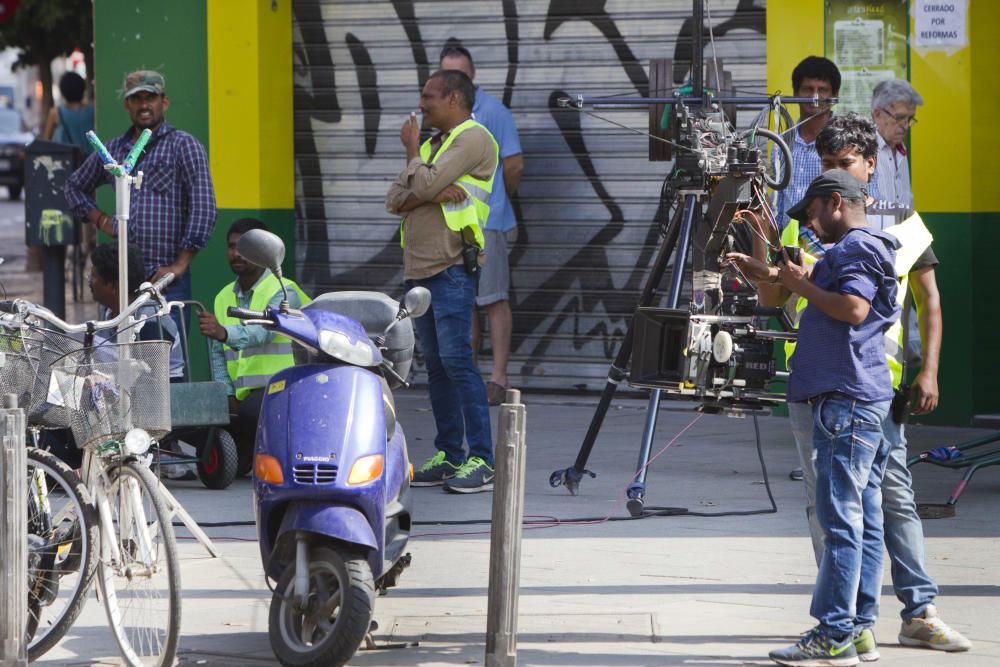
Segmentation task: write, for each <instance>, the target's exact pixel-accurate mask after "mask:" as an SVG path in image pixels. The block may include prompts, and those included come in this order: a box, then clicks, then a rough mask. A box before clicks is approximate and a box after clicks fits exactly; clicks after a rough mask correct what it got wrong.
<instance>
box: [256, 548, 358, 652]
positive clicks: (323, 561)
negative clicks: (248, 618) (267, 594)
mask: <svg viewBox="0 0 1000 667" xmlns="http://www.w3.org/2000/svg"><path fill="white" fill-rule="evenodd" d="M374 605H375V583H374V581H373V580H372V572H371V568H370V567H369V566H368V561H367V560H366V559H365V558H364V557H363V556H362V555H361V554H359V553H357V552H354V551H349V550H345V549H338V548H335V547H314V548H312V549H311V550H310V553H309V595H308V598H307V600H306V601H305V604H301V603H299V602H297V601H296V599H295V565H294V563H292V564H290V565H289V566H288V567H287V568H285V571H284V572H283V573H282V575H281V579H280V580H279V581H278V585H277V586H276V587H275V589H274V597H273V598H271V611H270V617H269V631H268V635H269V636H270V639H271V648H272V649H273V650H274V654H275V655H276V656H277V658H278V660H279V661H280V662H281V664H282V665H285V667H340V665H343V664H345V663H346V662H347V661H348V660H350V659H351V657H353V656H354V654H355V652H357V650H358V647H359V646H361V642H363V641H364V638H365V634H366V633H367V632H368V627H369V626H370V624H371V620H372V613H373V609H374Z"/></svg>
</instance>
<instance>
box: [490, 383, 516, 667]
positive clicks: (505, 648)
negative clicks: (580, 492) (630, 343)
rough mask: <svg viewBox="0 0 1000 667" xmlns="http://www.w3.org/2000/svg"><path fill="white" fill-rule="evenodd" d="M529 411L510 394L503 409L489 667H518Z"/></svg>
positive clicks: (492, 555)
mask: <svg viewBox="0 0 1000 667" xmlns="http://www.w3.org/2000/svg"><path fill="white" fill-rule="evenodd" d="M525 418H526V414H525V409H524V405H522V404H521V392H520V391H518V390H517V389H508V390H507V400H506V402H505V403H504V404H503V405H501V406H500V415H499V419H498V424H497V426H498V435H497V446H496V456H495V459H496V461H495V466H496V479H495V483H494V486H493V521H492V528H491V535H490V587H489V600H488V602H487V607H486V667H516V665H517V599H518V588H519V587H520V582H521V522H522V520H523V519H524V460H525V446H524V440H525V433H526V426H525Z"/></svg>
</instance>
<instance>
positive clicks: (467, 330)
mask: <svg viewBox="0 0 1000 667" xmlns="http://www.w3.org/2000/svg"><path fill="white" fill-rule="evenodd" d="M475 97H476V89H475V86H473V85H472V81H471V80H470V79H469V77H468V76H466V75H465V74H464V73H462V72H459V71H457V70H439V71H437V72H435V73H434V74H432V75H431V76H430V78H428V79H427V83H426V84H424V88H423V91H422V92H421V95H420V111H421V113H422V114H423V117H424V122H425V123H426V124H427V125H430V126H431V127H434V128H437V129H438V130H439V132H438V133H437V134H435V135H434V136H432V137H431V138H430V139H428V140H427V141H425V142H424V143H423V144H422V145H421V144H420V126H419V125H418V124H417V119H416V114H415V113H413V114H411V115H410V118H409V120H407V122H406V123H404V124H403V127H402V129H401V130H400V133H399V136H400V140H401V141H402V143H403V147H404V148H405V150H406V168H405V169H403V171H401V172H400V173H399V175H398V176H397V177H396V180H395V181H394V182H393V184H392V186H391V187H390V188H389V192H388V193H387V194H386V198H385V205H386V210H387V211H389V212H390V213H393V214H398V215H402V216H403V221H402V226H401V229H400V234H401V239H400V240H401V243H402V245H403V277H404V278H405V280H406V284H407V285H408V286H413V285H422V286H424V287H426V288H427V289H428V290H430V292H431V307H430V310H428V311H427V314H426V315H424V316H423V317H419V318H417V319H416V320H414V326H415V327H416V330H417V335H418V337H419V338H420V345H421V348H422V350H423V353H424V360H425V361H426V363H427V384H428V391H429V393H430V399H431V409H432V410H433V412H434V421H435V422H436V425H437V437H435V439H434V446H435V448H437V453H436V454H434V456H432V457H431V458H430V459H428V460H427V462H426V463H424V465H423V466H421V467H420V468H419V470H417V471H416V473H415V474H414V477H413V486H444V490H445V491H448V492H452V493H477V492H480V491H489V490H491V489H492V488H493V476H494V471H493V437H492V434H491V432H490V410H489V404H488V402H487V397H486V384H485V383H484V382H483V378H482V376H481V375H480V374H479V369H477V368H476V366H475V364H474V363H473V361H472V344H471V338H472V306H473V302H474V300H475V296H476V282H477V272H478V267H479V265H480V263H481V256H482V251H483V250H484V248H483V227H484V226H485V225H486V220H487V218H488V217H489V213H490V192H491V191H492V188H493V178H494V176H495V173H496V168H497V155H498V149H497V142H496V141H495V140H494V139H493V136H492V135H491V134H490V133H489V131H488V130H487V129H486V128H485V127H483V126H482V125H480V124H479V123H477V122H476V121H475V120H473V118H472V105H473V103H474V100H475ZM485 250H486V252H489V251H490V250H489V248H485ZM463 441H464V442H465V443H467V444H468V455H466V453H465V450H464V449H463Z"/></svg>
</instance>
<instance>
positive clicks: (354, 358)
mask: <svg viewBox="0 0 1000 667" xmlns="http://www.w3.org/2000/svg"><path fill="white" fill-rule="evenodd" d="M319 349H321V350H323V351H324V352H326V353H327V354H329V355H330V356H331V357H333V358H335V359H340V360H341V361H343V362H346V363H348V364H353V365H354V366H364V367H369V366H374V365H375V364H377V363H378V360H377V359H376V353H377V350H376V349H375V346H374V345H372V343H371V341H368V340H357V341H355V342H354V343H351V341H350V339H349V338H348V337H347V336H345V335H344V334H342V333H340V332H339V331H330V330H327V329H324V330H323V331H320V332H319Z"/></svg>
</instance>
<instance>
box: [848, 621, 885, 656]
mask: <svg viewBox="0 0 1000 667" xmlns="http://www.w3.org/2000/svg"><path fill="white" fill-rule="evenodd" d="M854 650H855V651H857V652H858V658H859V659H860V660H861V662H875V661H876V660H878V659H879V658H881V657H882V656H881V655H880V654H879V652H878V644H876V643H875V633H874V632H872V629H871V628H861V629H860V630H858V631H856V632H855V633H854Z"/></svg>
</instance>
